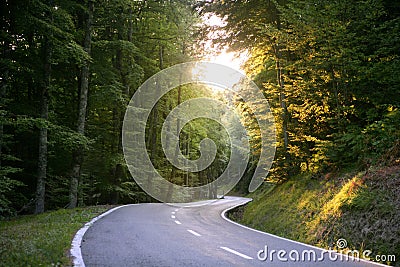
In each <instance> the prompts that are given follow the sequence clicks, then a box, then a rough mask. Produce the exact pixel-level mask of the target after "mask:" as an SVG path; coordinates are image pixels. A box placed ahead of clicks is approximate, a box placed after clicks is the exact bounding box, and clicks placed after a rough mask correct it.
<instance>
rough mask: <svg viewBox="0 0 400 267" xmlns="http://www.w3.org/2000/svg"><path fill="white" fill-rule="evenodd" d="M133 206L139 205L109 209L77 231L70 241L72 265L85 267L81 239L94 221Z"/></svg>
mask: <svg viewBox="0 0 400 267" xmlns="http://www.w3.org/2000/svg"><path fill="white" fill-rule="evenodd" d="M134 205H139V204H128V205H122V206H118V207H115V208H113V209H110V210H108V211H106V212H104V213H102V214H100V215H99V216H97V217H94V218H93V219H92V220H91V221H90V222H88V223H85V225H84V226H83V227H82V228H81V229H79V230H78V232H76V234H75V236H74V239H72V242H71V249H70V254H71V256H72V265H73V266H78V267H85V262H84V261H83V258H82V251H81V245H82V238H83V236H84V234H85V233H86V231H87V230H88V229H89V227H90V226H92V225H93V224H94V223H95V222H96V221H98V220H100V219H101V218H103V217H104V216H106V215H108V214H110V213H111V212H113V211H116V210H117V209H120V208H123V207H127V206H134Z"/></svg>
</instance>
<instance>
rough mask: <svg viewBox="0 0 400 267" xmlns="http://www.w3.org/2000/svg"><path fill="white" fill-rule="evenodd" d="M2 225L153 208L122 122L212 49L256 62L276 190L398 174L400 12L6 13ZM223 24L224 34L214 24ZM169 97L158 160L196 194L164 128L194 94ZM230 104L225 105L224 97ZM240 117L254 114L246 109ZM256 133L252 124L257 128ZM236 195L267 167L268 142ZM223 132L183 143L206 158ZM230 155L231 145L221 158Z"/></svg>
mask: <svg viewBox="0 0 400 267" xmlns="http://www.w3.org/2000/svg"><path fill="white" fill-rule="evenodd" d="M0 5H1V6H0V12H1V30H0V36H1V37H0V38H1V39H0V42H1V52H0V53H1V57H0V62H1V63H0V68H1V71H0V82H1V84H0V95H1V97H0V114H1V117H0V217H3V218H4V217H9V216H14V215H18V214H27V213H42V212H44V211H45V210H52V209H58V208H74V207H77V206H86V205H96V204H120V203H138V202H148V201H153V200H152V199H151V197H149V196H147V195H146V193H145V192H143V191H142V190H141V189H140V187H139V186H138V185H137V184H136V183H135V181H134V180H133V179H132V177H131V176H130V173H129V171H128V168H127V164H126V162H125V159H124V154H123V151H122V140H121V138H122V136H121V130H122V124H123V119H124V114H125V109H126V107H127V104H128V102H129V100H130V99H131V97H132V96H133V94H134V93H135V92H136V90H137V88H139V86H140V85H141V84H142V83H143V82H145V81H146V80H147V79H148V78H149V77H151V76H152V75H154V74H155V73H157V72H158V71H160V70H163V69H166V68H168V67H170V66H173V65H175V64H178V63H183V62H189V61H194V60H200V59H204V58H206V57H207V53H210V52H209V51H207V49H206V47H207V46H208V45H209V44H210V42H211V43H212V45H213V46H214V47H216V48H217V49H228V51H231V52H236V53H241V52H245V53H247V55H248V58H247V60H246V62H245V63H244V66H243V69H244V71H245V72H246V75H247V76H248V77H251V78H252V79H253V80H254V82H255V83H256V84H257V85H258V87H259V88H260V89H261V90H262V92H263V94H264V96H265V98H266V99H267V100H268V102H269V104H270V106H271V110H272V112H273V114H274V119H275V124H276V130H277V132H276V133H277V135H276V140H277V143H276V148H277V149H276V154H275V159H274V162H273V165H272V168H271V170H270V171H269V174H268V176H267V177H265V179H266V181H268V182H271V183H285V182H286V181H288V180H290V179H291V177H292V176H294V175H296V174H299V173H311V174H313V175H315V176H320V175H322V174H324V173H327V172H332V171H338V170H346V169H358V170H366V169H368V168H370V167H371V166H376V165H385V164H399V162H400V161H399V156H400V127H399V124H400V111H399V108H400V2H397V1H391V0H362V1H361V0H350V1H349V0H329V1H328V0H318V1H317V0H247V1H236V0H221V1H214V0H203V1H202V0H198V1H195V0H179V1H178V0H175V1H174V0H81V1H76V0H31V1H27V0H13V1H10V0H5V1H2V2H1V3H0ZM210 16H218V17H220V18H221V20H222V21H223V23H222V24H220V25H210V24H207V23H204V21H205V20H207V17H210ZM212 94H213V93H212V92H210V91H207V90H205V89H204V88H202V87H193V86H182V87H179V88H176V89H174V90H173V91H171V92H170V93H169V94H167V95H165V96H164V97H163V98H162V99H161V100H160V101H159V103H157V105H156V107H155V108H154V109H153V110H152V113H151V116H150V118H149V120H148V123H147V125H146V141H147V150H148V153H149V155H150V158H151V160H152V162H153V163H154V164H155V165H159V166H160V167H159V171H160V172H161V173H163V174H165V175H166V176H168V177H169V179H170V181H171V182H174V183H176V184H184V185H185V186H197V185H198V184H201V183H205V182H206V181H207V180H208V179H213V178H212V177H215V176H218V174H219V173H220V172H221V171H222V170H224V168H225V166H226V164H227V163H228V162H229V157H227V156H226V154H227V152H226V151H225V152H224V151H222V152H223V153H221V154H220V156H219V157H217V159H216V160H215V162H214V163H213V164H212V165H211V166H210V167H209V169H208V170H207V171H205V172H199V173H190V174H189V173H187V172H185V171H183V170H179V169H176V168H174V167H172V165H170V164H168V163H166V159H165V156H164V155H163V150H162V149H161V148H160V142H161V141H160V140H161V136H160V129H161V127H162V122H163V121H164V120H165V119H166V117H167V115H168V113H169V112H170V111H171V110H172V109H173V108H174V107H176V106H177V105H179V104H180V103H182V102H184V101H185V100H187V99H190V98H196V97H200V96H205V95H206V96H210V95H212ZM218 97H222V96H218ZM236 105H237V108H238V110H241V112H242V113H247V110H246V106H245V105H242V104H241V103H240V100H238V101H237V102H236ZM245 124H247V125H246V127H247V128H248V129H250V130H251V129H253V128H254V127H255V126H254V125H253V124H254V120H252V119H249V120H248V121H246V123H245ZM250 132H252V134H250V144H251V146H252V148H251V155H249V157H250V161H249V164H248V165H247V169H246V171H245V174H244V177H243V178H242V180H241V181H240V182H239V184H238V185H237V186H236V188H235V191H237V192H240V193H247V186H248V184H249V182H250V178H251V176H252V172H254V169H255V166H256V162H257V160H258V159H259V153H260V151H259V150H260V146H259V140H258V134H257V133H258V132H257V131H250ZM225 135H226V133H225V132H224V131H223V130H221V129H220V126H219V125H218V124H216V123H214V122H211V121H208V120H195V121H193V123H191V124H189V125H187V127H184V128H183V129H182V131H181V133H180V147H181V151H183V152H182V153H183V154H185V155H187V156H188V157H189V158H196V157H197V156H198V155H197V154H198V146H199V142H200V140H202V139H203V138H205V137H210V138H211V139H215V140H219V141H216V142H217V144H220V145H221V147H225V146H224V145H223V144H224V140H225V137H224V136H225ZM222 150H223V149H222Z"/></svg>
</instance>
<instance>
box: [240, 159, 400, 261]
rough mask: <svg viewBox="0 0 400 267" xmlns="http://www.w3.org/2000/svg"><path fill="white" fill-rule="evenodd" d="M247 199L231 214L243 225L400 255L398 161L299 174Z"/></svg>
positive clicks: (315, 242)
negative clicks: (355, 170)
mask: <svg viewBox="0 0 400 267" xmlns="http://www.w3.org/2000/svg"><path fill="white" fill-rule="evenodd" d="M249 197H251V198H253V199H254V201H253V202H251V203H249V204H248V205H247V206H246V207H245V208H242V210H239V211H237V213H238V214H236V215H233V216H236V217H237V218H236V220H238V221H239V222H240V223H242V224H245V225H248V226H250V227H253V228H256V229H259V230H262V231H266V232H269V233H272V234H276V235H279V236H282V237H285V238H289V239H293V240H297V241H300V242H304V243H307V244H312V245H317V246H320V247H323V248H328V247H332V248H337V247H336V241H337V240H338V239H340V238H344V239H346V240H347V243H348V246H347V248H349V249H357V250H360V251H363V250H371V251H372V255H373V257H375V256H376V255H378V254H379V255H395V256H397V257H400V225H399V223H398V222H399V221H400V209H399V207H400V166H399V165H397V166H392V167H385V168H380V169H377V170H374V171H369V172H368V173H365V172H360V173H356V174H353V175H343V176H339V177H336V176H334V175H332V174H327V175H325V176H321V177H318V178H312V177H311V176H310V175H309V176H306V175H303V176H298V177H294V178H293V179H291V180H289V181H287V182H285V183H283V184H282V185H278V186H276V187H275V188H268V186H265V187H264V190H259V191H258V190H257V191H256V192H254V193H253V194H250V195H249ZM399 262H400V261H399V260H398V259H397V261H396V262H391V263H389V262H382V263H387V264H391V265H396V266H400V264H399Z"/></svg>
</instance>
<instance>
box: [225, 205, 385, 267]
mask: <svg viewBox="0 0 400 267" xmlns="http://www.w3.org/2000/svg"><path fill="white" fill-rule="evenodd" d="M250 201H253V199H252V198H247V199H246V201H245V202H243V203H239V204H237V205H235V206H233V207H230V208H227V209H225V210H223V211H222V212H221V217H222V218H223V219H224V220H226V221H228V222H230V223H233V224H236V225H237V226H240V227H242V228H245V229H247V230H251V231H254V232H257V233H260V234H264V235H267V236H271V237H275V238H278V239H281V240H285V241H288V242H291V243H294V244H299V245H303V246H306V247H309V248H312V249H315V250H325V249H323V248H319V247H316V246H312V245H309V244H305V243H301V242H298V241H294V240H290V239H287V238H284V237H280V236H277V235H273V234H269V233H266V232H263V231H260V230H256V229H253V228H250V227H247V226H245V225H242V224H240V223H237V222H234V221H232V220H230V219H229V218H228V217H226V213H227V212H228V211H230V210H233V209H234V208H237V207H240V206H243V205H246V204H247V203H249V202H250ZM335 254H336V255H341V256H343V257H345V258H348V259H351V260H353V259H354V257H351V256H348V255H346V254H340V253H335ZM356 260H357V261H361V262H366V263H369V264H371V265H375V266H384V267H387V265H385V264H381V263H377V262H373V261H369V260H364V259H356Z"/></svg>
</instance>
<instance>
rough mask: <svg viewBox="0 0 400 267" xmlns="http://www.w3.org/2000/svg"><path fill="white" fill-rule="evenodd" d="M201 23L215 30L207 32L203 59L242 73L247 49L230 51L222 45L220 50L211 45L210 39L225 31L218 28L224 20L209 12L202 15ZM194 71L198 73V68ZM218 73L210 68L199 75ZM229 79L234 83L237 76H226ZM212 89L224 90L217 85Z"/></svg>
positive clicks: (223, 24)
mask: <svg viewBox="0 0 400 267" xmlns="http://www.w3.org/2000/svg"><path fill="white" fill-rule="evenodd" d="M203 23H204V24H205V25H207V26H209V27H214V28H215V30H214V31H211V32H210V33H209V34H208V40H207V41H206V43H205V47H204V48H205V51H206V55H205V61H208V62H212V63H218V64H221V65H225V66H228V67H230V68H232V69H234V70H236V71H239V72H241V73H242V74H244V70H243V68H242V65H243V64H244V63H245V62H246V60H247V59H248V52H247V51H238V52H231V51H229V52H228V50H229V47H224V48H223V49H222V50H221V49H220V48H218V47H216V46H215V45H213V42H212V40H213V39H217V38H218V37H221V36H224V34H225V31H224V30H223V29H221V28H220V29H218V28H219V27H223V26H225V25H226V22H225V21H224V20H223V19H221V18H220V17H218V16H216V15H214V14H211V15H207V16H204V17H203ZM194 73H197V74H199V71H198V70H194ZM215 75H219V74H218V73H213V71H212V70H209V71H206V72H204V70H203V74H202V75H200V76H204V78H205V77H211V76H215ZM234 76H235V75H234ZM227 79H228V80H229V82H228V83H229V84H234V83H236V82H237V81H238V80H237V79H238V78H237V77H229V78H228V77H227ZM212 89H213V91H220V90H224V89H222V88H219V87H217V86H212Z"/></svg>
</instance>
